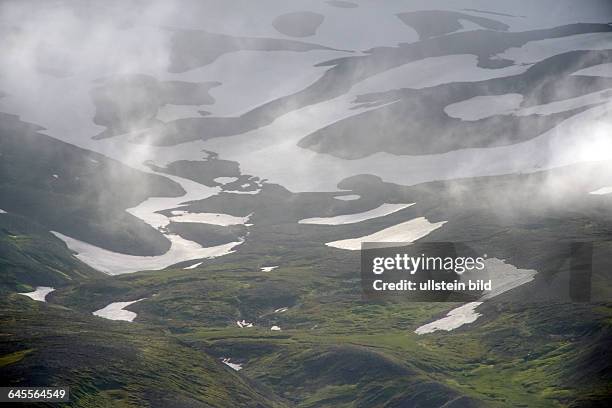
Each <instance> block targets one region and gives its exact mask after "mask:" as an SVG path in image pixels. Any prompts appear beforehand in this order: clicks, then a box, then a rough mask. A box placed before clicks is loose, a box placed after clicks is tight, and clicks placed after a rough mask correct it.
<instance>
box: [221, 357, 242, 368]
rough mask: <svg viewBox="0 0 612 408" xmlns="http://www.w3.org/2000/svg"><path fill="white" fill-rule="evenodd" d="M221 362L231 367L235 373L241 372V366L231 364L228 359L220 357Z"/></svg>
mask: <svg viewBox="0 0 612 408" xmlns="http://www.w3.org/2000/svg"><path fill="white" fill-rule="evenodd" d="M221 362H222V363H223V364H225V365H227V366H229V367H231V368H232V369H234V370H236V371H240V370H242V364H238V363H232V362H231V359H230V358H225V357H222V358H221Z"/></svg>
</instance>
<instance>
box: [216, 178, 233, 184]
mask: <svg viewBox="0 0 612 408" xmlns="http://www.w3.org/2000/svg"><path fill="white" fill-rule="evenodd" d="M236 180H238V177H215V178H214V180H213V181H214V182H215V183H220V184H228V183H233V182H234V181H236Z"/></svg>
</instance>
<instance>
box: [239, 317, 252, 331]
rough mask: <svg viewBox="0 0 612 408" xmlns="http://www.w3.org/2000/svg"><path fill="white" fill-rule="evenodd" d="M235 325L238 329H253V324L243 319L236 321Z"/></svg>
mask: <svg viewBox="0 0 612 408" xmlns="http://www.w3.org/2000/svg"><path fill="white" fill-rule="evenodd" d="M236 325H237V326H238V327H240V328H241V329H242V328H245V327H253V323H250V322H247V321H245V320H244V319H243V320H236Z"/></svg>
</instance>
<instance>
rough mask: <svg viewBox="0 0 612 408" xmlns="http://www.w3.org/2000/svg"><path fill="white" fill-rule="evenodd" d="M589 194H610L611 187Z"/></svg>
mask: <svg viewBox="0 0 612 408" xmlns="http://www.w3.org/2000/svg"><path fill="white" fill-rule="evenodd" d="M589 194H593V195H606V194H612V187H602V188H600V189H599V190H595V191H591V192H590V193H589Z"/></svg>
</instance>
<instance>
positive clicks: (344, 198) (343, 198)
mask: <svg viewBox="0 0 612 408" xmlns="http://www.w3.org/2000/svg"><path fill="white" fill-rule="evenodd" d="M334 198H335V199H336V200H341V201H353V200H359V199H360V198H361V196H360V195H358V194H347V195H342V196H335V197H334Z"/></svg>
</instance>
